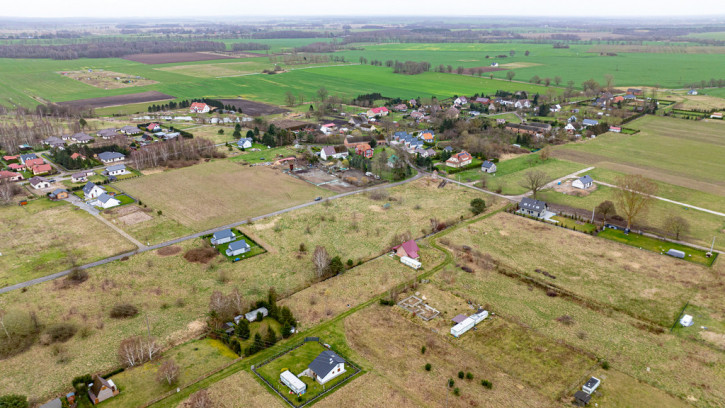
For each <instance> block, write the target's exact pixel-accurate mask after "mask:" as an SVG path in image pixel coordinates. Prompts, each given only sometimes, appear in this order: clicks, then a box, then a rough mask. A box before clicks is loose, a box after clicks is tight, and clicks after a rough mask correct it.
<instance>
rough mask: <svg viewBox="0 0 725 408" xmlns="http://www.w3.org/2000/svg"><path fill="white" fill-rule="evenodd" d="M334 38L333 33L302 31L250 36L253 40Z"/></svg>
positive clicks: (280, 31) (262, 33)
mask: <svg viewBox="0 0 725 408" xmlns="http://www.w3.org/2000/svg"><path fill="white" fill-rule="evenodd" d="M325 37H334V34H333V33H330V32H321V31H302V30H275V31H263V32H261V33H254V34H252V38H255V39H272V38H325Z"/></svg>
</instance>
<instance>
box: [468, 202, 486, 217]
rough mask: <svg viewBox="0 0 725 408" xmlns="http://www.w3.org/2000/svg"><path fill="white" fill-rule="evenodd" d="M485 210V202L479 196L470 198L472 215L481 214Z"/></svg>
mask: <svg viewBox="0 0 725 408" xmlns="http://www.w3.org/2000/svg"><path fill="white" fill-rule="evenodd" d="M484 211H486V202H485V201H483V200H482V199H480V198H474V199H473V200H471V212H472V213H473V215H478V214H481V213H482V212H484Z"/></svg>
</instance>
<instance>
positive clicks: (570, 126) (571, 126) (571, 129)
mask: <svg viewBox="0 0 725 408" xmlns="http://www.w3.org/2000/svg"><path fill="white" fill-rule="evenodd" d="M581 128H582V126H581V125H580V124H578V123H576V122H570V123H567V124H566V125H565V126H564V130H566V131H567V133H575V132H578V131H579V129H581Z"/></svg>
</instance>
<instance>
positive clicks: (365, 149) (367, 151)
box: [355, 143, 373, 159]
mask: <svg viewBox="0 0 725 408" xmlns="http://www.w3.org/2000/svg"><path fill="white" fill-rule="evenodd" d="M355 153H357V154H359V155H360V156H363V157H365V158H366V159H369V158H371V157H373V148H372V147H370V144H369V143H360V144H358V145H357V146H355Z"/></svg>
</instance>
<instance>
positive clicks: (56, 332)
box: [45, 323, 78, 343]
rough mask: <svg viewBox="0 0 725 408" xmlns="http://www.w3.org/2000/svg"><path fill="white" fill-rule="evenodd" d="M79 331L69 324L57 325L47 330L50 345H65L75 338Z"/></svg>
mask: <svg viewBox="0 0 725 408" xmlns="http://www.w3.org/2000/svg"><path fill="white" fill-rule="evenodd" d="M76 331H78V329H77V328H76V327H75V326H74V325H72V324H69V323H57V324H54V325H52V326H50V327H48V328H47V329H46V330H45V334H46V335H47V338H48V341H49V342H50V343H64V342H66V341H68V340H70V339H71V338H72V337H73V336H75V334H76Z"/></svg>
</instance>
